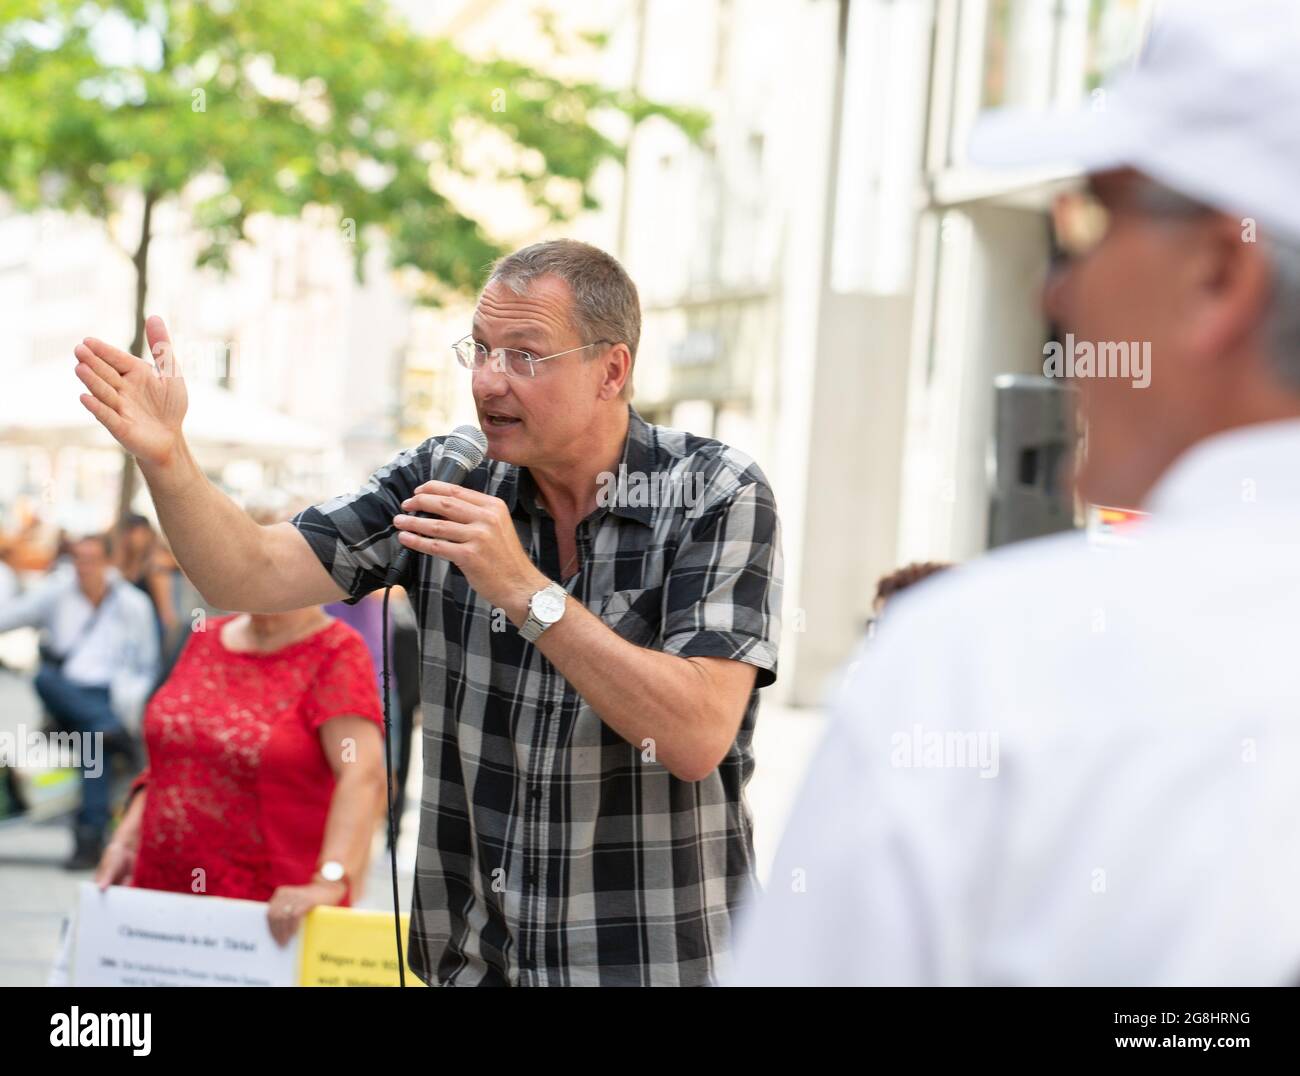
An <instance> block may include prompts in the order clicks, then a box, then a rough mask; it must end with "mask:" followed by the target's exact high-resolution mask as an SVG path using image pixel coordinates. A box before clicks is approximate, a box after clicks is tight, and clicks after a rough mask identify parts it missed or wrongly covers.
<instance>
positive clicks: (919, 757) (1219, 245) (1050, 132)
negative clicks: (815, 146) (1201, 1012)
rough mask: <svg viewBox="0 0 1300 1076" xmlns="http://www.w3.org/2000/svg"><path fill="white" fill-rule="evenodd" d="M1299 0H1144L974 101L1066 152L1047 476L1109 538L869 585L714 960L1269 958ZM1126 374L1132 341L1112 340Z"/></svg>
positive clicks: (1284, 975)
mask: <svg viewBox="0 0 1300 1076" xmlns="http://www.w3.org/2000/svg"><path fill="white" fill-rule="evenodd" d="M1297 56H1300V5H1296V4H1295V3H1293V2H1282V0H1240V2H1238V3H1235V4H1208V3H1203V2H1199V0H1198V2H1191V0H1187V2H1183V3H1177V4H1169V5H1168V6H1167V7H1165V8H1163V9H1161V10H1160V13H1159V14H1158V15H1157V18H1156V22H1155V24H1154V26H1153V29H1152V33H1151V37H1150V40H1149V41H1148V43H1147V48H1146V50H1145V53H1144V56H1143V58H1142V61H1141V63H1140V64H1139V65H1138V67H1137V69H1136V70H1135V71H1134V72H1133V73H1132V74H1131V75H1129V76H1128V77H1127V78H1126V79H1124V80H1122V81H1121V82H1120V83H1118V84H1116V85H1114V86H1113V87H1110V88H1109V89H1108V90H1107V91H1106V93H1105V95H1104V97H1103V98H1100V99H1101V100H1104V101H1105V107H1104V108H1093V109H1090V110H1088V111H1087V112H1084V113H1082V114H1080V115H1078V116H1076V117H1073V118H1069V117H1060V116H1055V117H1042V116H1039V117H1030V116H1026V115H1007V116H1002V117H999V118H997V119H993V120H989V121H986V123H985V125H984V126H983V128H982V130H981V131H980V132H978V133H977V140H976V146H975V150H976V152H973V153H972V156H973V157H975V158H976V159H977V160H978V161H980V162H982V163H986V164H997V163H1005V164H1010V165H1017V166H1021V165H1023V166H1029V165H1040V166H1041V165H1050V164H1054V163H1058V162H1068V161H1075V162H1079V163H1081V164H1083V165H1084V167H1085V170H1086V171H1087V172H1088V173H1089V183H1088V186H1087V188H1086V189H1085V190H1081V191H1079V192H1076V193H1075V194H1073V195H1070V196H1069V198H1068V200H1067V203H1066V204H1063V205H1061V206H1059V207H1058V212H1057V213H1056V214H1055V221H1056V226H1057V228H1058V235H1057V239H1058V245H1059V246H1060V247H1061V248H1062V249H1063V250H1066V251H1068V252H1069V253H1070V254H1071V258H1070V260H1069V261H1068V262H1067V263H1066V264H1065V265H1063V266H1062V267H1061V268H1060V269H1059V271H1058V272H1057V273H1056V275H1055V277H1054V279H1053V280H1052V281H1051V282H1050V284H1049V287H1048V289H1047V291H1046V296H1045V297H1046V305H1047V312H1048V314H1049V316H1050V319H1051V320H1052V321H1053V322H1055V323H1058V324H1060V325H1061V326H1062V328H1064V329H1067V330H1069V332H1070V333H1072V334H1073V336H1074V338H1075V339H1076V340H1078V341H1080V342H1083V343H1086V344H1087V345H1088V346H1089V347H1090V348H1092V349H1093V352H1094V356H1095V355H1096V354H1105V353H1106V352H1103V351H1102V350H1101V349H1102V348H1103V346H1104V347H1106V348H1107V350H1108V351H1110V352H1111V353H1112V354H1113V353H1114V351H1113V349H1114V345H1115V344H1116V343H1118V342H1138V343H1141V342H1147V343H1149V344H1150V347H1151V352H1150V353H1151V356H1152V369H1151V371H1150V373H1151V375H1152V376H1151V377H1150V379H1149V380H1148V383H1147V384H1146V385H1145V386H1142V385H1141V384H1140V382H1138V383H1135V379H1134V378H1132V377H1131V376H1125V374H1124V372H1123V371H1122V370H1120V371H1116V370H1112V369H1106V370H1104V371H1102V370H1099V369H1098V368H1097V367H1096V366H1094V367H1093V369H1092V371H1091V372H1090V373H1089V374H1086V375H1077V376H1076V383H1077V385H1078V389H1079V393H1080V396H1081V403H1082V405H1083V412H1084V417H1085V419H1086V421H1087V423H1088V437H1087V456H1086V459H1085V460H1084V462H1083V464H1082V467H1081V469H1080V471H1079V476H1078V482H1079V490H1080V492H1081V493H1082V495H1083V496H1084V498H1085V499H1086V500H1087V501H1089V502H1090V503H1093V504H1105V505H1119V506H1133V507H1141V508H1143V509H1144V510H1146V511H1148V512H1150V514H1151V516H1150V519H1148V520H1146V521H1144V522H1143V523H1141V524H1139V525H1137V526H1138V529H1137V530H1136V531H1135V532H1134V534H1135V539H1136V540H1135V541H1134V542H1133V543H1132V544H1131V545H1126V546H1123V547H1120V548H1113V547H1112V548H1100V547H1090V546H1089V544H1088V540H1087V538H1086V536H1084V535H1082V534H1078V533H1076V534H1071V535H1067V536H1060V537H1053V538H1049V539H1043V540H1039V541H1034V542H1027V543H1023V544H1021V545H1019V546H1011V547H1007V548H1006V549H1004V550H1000V551H998V552H997V553H995V554H993V555H992V556H989V557H987V558H985V559H984V560H982V561H979V562H976V563H973V564H969V565H963V567H962V570H961V571H960V572H954V573H952V574H951V575H950V576H948V577H945V578H943V579H939V580H936V581H935V582H934V583H933V585H930V586H927V587H925V588H924V590H923V592H921V593H918V594H916V595H915V596H914V597H910V598H909V599H908V601H906V602H904V603H902V605H901V606H900V608H899V609H898V610H897V611H896V613H895V611H893V610H891V614H890V628H889V631H888V632H885V633H884V634H883V635H882V636H881V637H880V638H879V639H878V640H877V641H876V642H875V643H874V644H873V645H872V646H871V647H869V648H867V649H866V651H865V656H864V657H863V659H862V661H861V665H860V667H859V668H858V670H857V672H856V674H855V675H854V676H853V677H852V679H851V683H850V685H849V691H848V692H846V695H845V698H844V700H843V701H842V702H841V703H840V705H839V707H838V712H837V714H836V716H835V718H834V719H833V721H832V724H831V727H830V730H829V732H828V735H827V738H826V740H825V742H824V744H823V745H822V748H821V750H820V753H819V755H818V757H817V759H816V761H815V762H814V763H813V766H812V769H811V772H810V774H809V776H808V779H807V783H806V786H805V790H804V792H803V794H802V797H801V800H800V802H799V803H798V805H797V806H796V808H795V810H794V814H793V820H792V822H791V824H790V826H789V829H788V831H787V834H786V836H785V839H784V842H783V846H782V850H781V852H780V853H779V854H778V857H777V861H776V865H775V867H774V868H773V872H772V880H771V883H770V885H769V887H768V890H767V893H766V894H765V896H764V897H763V898H762V899H761V900H760V902H759V903H758V905H757V907H756V908H755V909H754V910H753V911H752V912H751V914H750V917H749V919H748V921H747V924H746V926H745V928H744V931H743V937H744V940H743V942H742V947H741V951H740V953H739V956H738V968H737V974H736V977H735V981H738V982H741V983H746V984H763V983H783V984H841V983H860V984H1006V985H1033V984H1049V983H1059V984H1081V985H1098V984H1114V985H1126V986H1128V985H1184V984H1193V983H1195V984H1225V985H1237V984H1247V983H1250V984H1260V985H1281V984H1294V983H1295V982H1297V981H1300V856H1297V855H1296V847H1297V845H1296V840H1297V836H1298V835H1300V784H1298V783H1297V775H1300V677H1297V676H1296V673H1295V638H1296V632H1295V622H1296V609H1297V608H1300V562H1298V561H1297V557H1296V548H1297V547H1296V536H1297V535H1298V534H1300V465H1298V464H1300V199H1297V197H1296V191H1297V190H1300V64H1298V63H1297V62H1296V58H1297ZM1130 373H1131V371H1130Z"/></svg>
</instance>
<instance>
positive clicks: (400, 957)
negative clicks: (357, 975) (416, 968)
mask: <svg viewBox="0 0 1300 1076" xmlns="http://www.w3.org/2000/svg"><path fill="white" fill-rule="evenodd" d="M392 590H393V588H392V586H391V584H390V585H389V586H386V587H384V613H383V623H382V625H381V629H382V631H383V636H384V638H383V643H382V647H383V656H384V785H385V787H386V788H387V791H388V862H389V866H390V867H391V868H392V874H393V934H394V936H395V937H396V939H397V985H398V986H399V987H403V986H405V985H406V955H405V953H404V952H403V951H402V905H401V902H400V901H399V899H398V896H397V822H396V813H395V805H394V803H393V720H392V713H391V711H392V695H390V694H389V691H388V666H389V660H388V595H389V594H391V593H392Z"/></svg>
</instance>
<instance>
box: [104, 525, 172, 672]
mask: <svg viewBox="0 0 1300 1076" xmlns="http://www.w3.org/2000/svg"><path fill="white" fill-rule="evenodd" d="M158 546H159V542H158V534H157V532H156V531H155V530H154V529H153V524H152V523H150V522H149V520H147V519H146V518H145V517H144V516H140V515H134V514H133V515H128V516H126V517H124V518H123V520H122V522H121V523H120V524H118V549H119V552H118V558H117V566H118V569H119V570H120V571H121V573H122V577H123V578H124V579H125V580H126V581H127V582H128V583H130V584H131V585H132V586H134V587H135V588H136V589H137V590H139V591H140V593H142V594H143V595H144V596H145V597H146V598H148V599H149V601H150V603H151V604H152V605H153V609H154V617H155V619H156V621H157V624H158V643H159V646H160V647H162V645H163V643H164V640H165V639H167V638H170V637H171V636H172V635H174V633H175V629H176V610H175V608H174V606H173V604H172V593H171V586H172V578H171V576H170V575H169V574H168V573H167V572H166V571H165V570H163V568H162V566H161V565H160V564H159V561H158Z"/></svg>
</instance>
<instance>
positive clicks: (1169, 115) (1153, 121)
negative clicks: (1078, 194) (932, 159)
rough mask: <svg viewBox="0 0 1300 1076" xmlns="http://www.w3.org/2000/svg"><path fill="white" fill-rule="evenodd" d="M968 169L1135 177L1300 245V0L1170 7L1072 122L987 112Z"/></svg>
mask: <svg viewBox="0 0 1300 1076" xmlns="http://www.w3.org/2000/svg"><path fill="white" fill-rule="evenodd" d="M970 160H971V163H972V164H976V165H984V166H991V167H1039V166H1042V167H1058V166H1059V167H1074V168H1077V169H1079V170H1080V171H1083V172H1087V173H1092V172H1105V171H1109V170H1112V169H1117V168H1133V169H1136V170H1137V171H1139V172H1142V173H1143V174H1145V175H1147V176H1149V177H1151V178H1152V179H1154V180H1156V181H1157V182H1159V183H1162V184H1164V185H1165V186H1167V187H1170V188H1172V189H1173V190H1176V191H1178V192H1179V193H1181V194H1185V195H1187V196H1189V197H1191V198H1195V199H1197V200H1199V201H1202V202H1204V203H1206V204H1207V205H1210V206H1213V207H1214V208H1216V209H1220V210H1223V211H1225V212H1228V213H1234V214H1238V213H1239V214H1241V215H1242V216H1243V217H1251V218H1252V219H1254V220H1256V221H1258V223H1259V226H1260V229H1261V231H1267V229H1269V228H1276V229H1277V230H1278V231H1279V232H1282V233H1286V235H1288V236H1289V237H1291V238H1292V239H1294V240H1300V0H1226V2H1225V0H1214V2H1210V0H1172V2H1168V3H1165V4H1163V5H1162V6H1161V7H1160V8H1159V9H1158V10H1157V12H1156V15H1155V17H1154V18H1153V20H1152V23H1151V27H1150V31H1149V35H1148V37H1147V40H1146V43H1145V45H1144V47H1143V49H1142V52H1141V55H1140V56H1139V59H1138V61H1137V63H1136V65H1135V66H1134V67H1133V68H1132V69H1131V70H1129V71H1127V72H1125V73H1124V74H1122V75H1120V76H1119V77H1117V78H1116V79H1114V80H1113V81H1112V82H1110V83H1109V84H1108V85H1107V86H1106V88H1105V91H1104V92H1103V93H1100V94H1097V95H1095V96H1094V99H1093V101H1092V102H1091V103H1090V105H1088V106H1085V107H1083V108H1082V109H1080V110H1079V111H1077V112H1073V113H1069V112H1067V113H1062V112H1047V111H1037V112H1035V111H1031V110H1027V109H1014V108H1012V109H1001V110H998V111H994V112H987V113H985V114H984V115H983V116H981V117H980V119H979V121H978V122H977V123H976V126H975V130H974V132H973V133H972V136H971V143H970Z"/></svg>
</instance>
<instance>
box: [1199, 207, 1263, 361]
mask: <svg viewBox="0 0 1300 1076" xmlns="http://www.w3.org/2000/svg"><path fill="white" fill-rule="evenodd" d="M1268 250H1269V248H1268V245H1267V242H1254V241H1251V242H1247V241H1246V240H1245V239H1244V238H1243V233H1242V229H1241V225H1240V223H1239V222H1238V221H1237V220H1236V219H1234V218H1232V217H1229V216H1227V215H1226V214H1223V215H1220V216H1218V217H1216V218H1215V220H1214V223H1213V224H1212V225H1211V226H1209V227H1207V228H1206V230H1205V233H1204V235H1203V236H1202V237H1201V241H1200V242H1198V244H1197V247H1196V250H1195V253H1194V254H1193V257H1194V259H1195V261H1194V263H1193V268H1194V277H1193V279H1194V281H1195V285H1196V292H1197V294H1196V295H1195V297H1194V303H1195V308H1194V312H1189V313H1190V314H1191V320H1192V324H1193V325H1194V326H1195V334H1194V335H1195V337H1196V341H1195V345H1194V346H1196V348H1197V350H1198V351H1199V352H1200V353H1201V354H1202V355H1204V356H1206V357H1208V358H1210V359H1214V358H1222V357H1229V356H1232V355H1235V354H1236V353H1237V352H1238V351H1239V350H1240V348H1241V347H1242V346H1243V345H1244V344H1246V343H1247V341H1249V339H1250V338H1251V337H1252V336H1253V335H1254V334H1255V333H1256V332H1258V331H1259V326H1260V324H1261V323H1263V321H1264V320H1265V319H1266V318H1267V316H1268V310H1269V307H1270V305H1271V304H1272V302H1273V291H1274V272H1273V266H1272V262H1271V259H1270V258H1269V254H1268Z"/></svg>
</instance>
